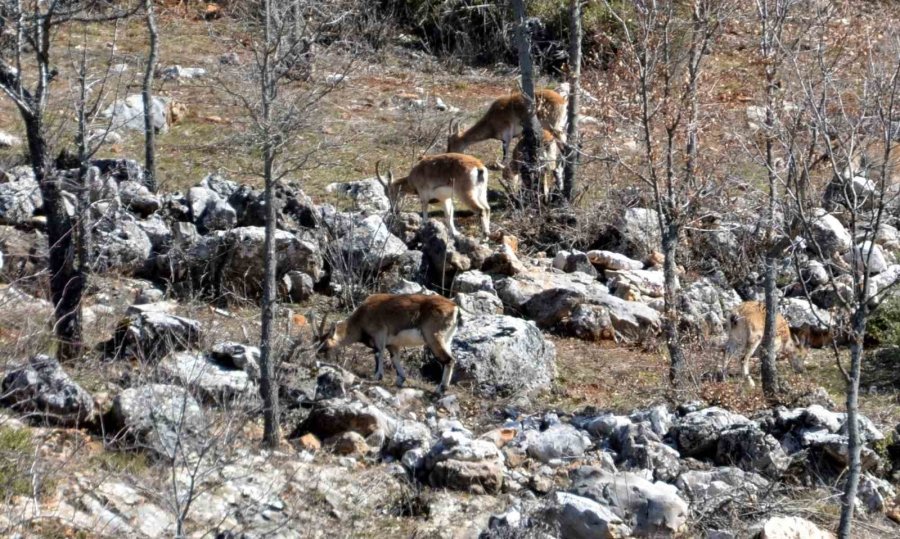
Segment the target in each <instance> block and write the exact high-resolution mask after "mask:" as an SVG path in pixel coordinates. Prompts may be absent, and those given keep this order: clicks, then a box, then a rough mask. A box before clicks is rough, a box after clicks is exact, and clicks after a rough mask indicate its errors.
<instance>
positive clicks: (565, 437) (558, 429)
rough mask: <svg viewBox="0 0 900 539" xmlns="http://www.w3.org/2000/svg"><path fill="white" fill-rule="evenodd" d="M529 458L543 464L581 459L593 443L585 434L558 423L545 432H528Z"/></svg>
mask: <svg viewBox="0 0 900 539" xmlns="http://www.w3.org/2000/svg"><path fill="white" fill-rule="evenodd" d="M526 443H527V445H528V449H527V450H526V451H527V453H528V456H530V457H532V458H534V459H537V460H539V461H541V462H550V461H551V460H554V459H568V458H573V457H580V456H582V455H584V452H585V451H586V450H587V449H588V448H590V447H591V445H592V443H591V440H590V438H588V437H587V436H586V435H585V434H584V433H582V432H581V431H579V430H578V429H576V428H575V427H573V426H572V425H567V424H565V423H556V424H554V425H551V426H550V427H549V428H547V429H546V430H543V431H534V430H529V431H527V432H526Z"/></svg>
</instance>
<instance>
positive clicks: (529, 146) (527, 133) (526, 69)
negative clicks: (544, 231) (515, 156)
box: [512, 0, 543, 203]
mask: <svg viewBox="0 0 900 539" xmlns="http://www.w3.org/2000/svg"><path fill="white" fill-rule="evenodd" d="M512 4H513V13H514V14H515V17H516V45H517V46H518V49H519V71H520V72H521V82H522V95H523V96H524V98H525V104H526V109H527V113H526V116H525V118H522V138H523V141H524V142H523V148H522V150H523V151H522V161H523V163H522V166H521V167H520V168H519V170H520V174H521V176H522V185H523V186H524V187H525V191H526V194H525V198H526V199H527V200H529V201H531V202H532V203H533V202H534V201H536V200H537V193H538V192H539V190H540V170H539V165H538V162H537V161H538V155H539V144H540V140H541V139H542V138H543V137H541V134H542V131H541V125H540V123H539V122H538V119H537V116H536V115H535V107H534V68H533V65H532V62H531V38H530V36H529V35H528V28H527V27H526V24H525V3H524V1H523V0H513V2H512ZM539 137H540V138H539Z"/></svg>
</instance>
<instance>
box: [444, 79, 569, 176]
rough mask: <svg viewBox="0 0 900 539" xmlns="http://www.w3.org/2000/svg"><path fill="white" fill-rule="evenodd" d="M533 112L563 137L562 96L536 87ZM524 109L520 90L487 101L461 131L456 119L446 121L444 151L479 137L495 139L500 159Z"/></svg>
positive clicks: (519, 127) (519, 129) (457, 149)
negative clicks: (484, 108)
mask: <svg viewBox="0 0 900 539" xmlns="http://www.w3.org/2000/svg"><path fill="white" fill-rule="evenodd" d="M534 100H535V104H534V107H535V112H536V114H537V117H538V121H540V123H541V127H543V128H544V129H546V130H548V131H550V132H551V133H553V134H554V135H555V136H556V138H557V139H559V140H562V141H565V133H564V131H563V128H564V124H565V120H566V115H565V111H566V99H565V98H564V97H563V96H561V95H559V94H558V93H556V92H554V91H553V90H546V89H544V90H539V91H538V92H537V93H536V94H535V96H534ZM527 113H528V109H527V107H526V104H525V98H524V97H523V96H522V94H521V93H516V94H512V95H508V96H505V97H501V98H499V99H497V100H496V101H494V102H493V103H491V106H490V108H488V110H487V112H486V113H485V114H484V116H482V117H481V119H480V120H478V121H477V122H475V125H473V126H472V127H470V128H468V129H466V130H465V131H463V130H462V128H461V127H460V125H459V122H454V121H451V122H450V133H449V135H448V137H447V151H448V152H464V151H465V150H466V148H468V147H469V146H471V145H472V144H475V143H476V142H481V141H482V140H488V139H496V140H500V141H502V142H503V163H506V160H507V157H508V155H509V143H510V141H512V139H514V138H516V137H517V136H519V135H520V134H522V122H523V121H524V120H525V119H526V115H527Z"/></svg>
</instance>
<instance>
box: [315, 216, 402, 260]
mask: <svg viewBox="0 0 900 539" xmlns="http://www.w3.org/2000/svg"><path fill="white" fill-rule="evenodd" d="M331 248H332V249H333V251H334V252H332V253H331V254H332V256H333V257H339V259H340V260H342V261H343V263H344V264H345V266H344V267H343V268H342V269H347V270H349V271H351V272H354V273H357V274H371V273H372V272H374V271H376V270H379V269H381V268H384V267H387V266H390V265H391V264H393V263H394V262H396V261H397V260H398V258H399V257H400V256H401V255H403V254H404V253H405V252H406V251H407V248H406V244H405V243H403V241H402V240H400V238H398V237H397V236H394V235H393V234H391V233H390V231H389V230H388V228H387V225H385V223H384V221H383V220H382V218H381V217H380V216H378V215H370V216H369V217H366V218H364V219H360V220H357V221H356V222H355V223H354V226H353V227H352V228H351V229H350V230H349V231H348V232H347V233H346V234H345V235H344V236H343V237H341V238H340V239H338V240H337V241H336V242H334V243H333V244H332V246H331ZM360 272H361V273H360Z"/></svg>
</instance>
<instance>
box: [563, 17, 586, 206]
mask: <svg viewBox="0 0 900 539" xmlns="http://www.w3.org/2000/svg"><path fill="white" fill-rule="evenodd" d="M581 1H582V0H569V102H568V108H567V110H566V156H565V168H564V169H563V184H562V194H563V198H565V200H566V201H568V202H572V197H573V196H574V193H575V176H576V174H577V172H578V151H579V147H580V144H579V143H580V141H579V140H578V120H579V106H580V103H579V99H580V96H579V94H580V93H581V37H582V30H581Z"/></svg>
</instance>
